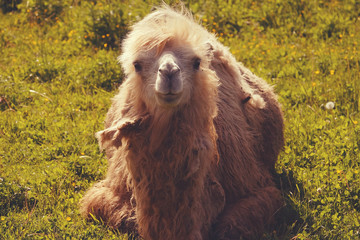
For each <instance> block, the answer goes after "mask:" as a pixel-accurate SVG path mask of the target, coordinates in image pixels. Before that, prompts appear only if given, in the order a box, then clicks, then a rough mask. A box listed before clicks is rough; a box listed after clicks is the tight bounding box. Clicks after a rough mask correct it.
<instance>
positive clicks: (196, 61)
mask: <svg viewBox="0 0 360 240" xmlns="http://www.w3.org/2000/svg"><path fill="white" fill-rule="evenodd" d="M200 62H201V59H200V58H195V60H194V65H193V66H194V69H195V70H199V68H200Z"/></svg>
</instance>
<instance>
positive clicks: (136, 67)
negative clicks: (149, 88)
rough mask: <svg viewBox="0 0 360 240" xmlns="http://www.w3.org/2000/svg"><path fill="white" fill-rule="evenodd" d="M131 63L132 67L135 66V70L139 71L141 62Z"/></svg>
mask: <svg viewBox="0 0 360 240" xmlns="http://www.w3.org/2000/svg"><path fill="white" fill-rule="evenodd" d="M133 65H134V68H135V71H136V72H140V71H141V69H142V67H141V64H140V63H139V62H134V63H133Z"/></svg>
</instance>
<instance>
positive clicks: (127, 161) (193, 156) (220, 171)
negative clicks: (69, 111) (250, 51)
mask: <svg viewBox="0 0 360 240" xmlns="http://www.w3.org/2000/svg"><path fill="white" fill-rule="evenodd" d="M120 61H121V63H122V65H123V68H124V70H125V73H126V75H127V79H126V80H125V82H124V83H123V84H122V86H121V87H120V91H119V94H118V95H117V96H116V97H115V98H114V100H113V104H112V107H111V108H110V110H109V112H108V114H107V119H106V124H105V130H103V131H101V132H99V133H97V137H98V139H99V142H100V146H101V147H102V148H103V149H105V150H106V153H107V156H108V158H109V169H108V173H107V176H106V178H105V179H104V180H103V181H101V182H99V183H96V184H95V185H94V186H93V187H92V188H91V189H90V190H89V191H88V192H87V193H86V195H85V196H84V198H83V199H82V202H81V212H82V214H83V215H84V216H86V217H90V214H93V215H95V216H96V217H99V218H102V219H103V220H104V221H105V222H106V223H107V224H108V225H109V226H111V227H114V228H118V229H120V230H121V231H136V232H138V233H139V234H140V235H141V236H142V237H144V238H145V239H156V240H159V239H160V240H162V239H164V240H165V239H179V240H181V239H210V238H214V239H239V237H245V238H252V237H255V236H256V234H259V233H261V232H262V231H263V230H264V228H265V227H266V226H267V225H268V224H269V223H270V222H271V220H272V217H273V215H274V213H275V212H276V211H277V210H278V209H279V208H280V207H281V206H282V200H281V194H280V192H279V190H278V189H276V188H275V184H274V182H273V180H272V176H271V171H272V170H273V168H274V164H275V162H276V159H277V156H278V153H279V151H280V149H281V148H282V145H283V119H282V113H281V110H280V107H279V104H278V102H277V100H276V96H275V95H274V93H273V90H272V88H271V87H270V86H269V85H268V84H267V83H265V82H264V81H263V80H262V79H260V78H258V77H256V76H255V75H253V74H252V73H251V72H250V71H249V70H248V69H246V68H245V67H244V66H243V65H241V64H240V63H238V62H237V61H236V60H235V59H234V57H233V56H232V55H231V54H230V53H229V51H228V50H227V49H226V48H225V47H224V46H222V45H221V44H220V43H219V42H217V40H216V39H215V37H214V36H213V35H211V34H210V33H208V32H207V31H206V30H204V29H203V28H202V27H201V26H200V25H198V24H197V23H195V22H194V21H193V19H192V17H191V16H190V14H187V13H178V12H175V11H173V10H171V9H169V8H167V7H165V8H162V9H159V10H157V11H155V12H153V13H151V14H150V15H148V16H147V17H146V18H144V19H143V20H142V21H140V22H138V23H137V24H135V25H134V26H133V29H132V31H131V32H130V34H129V35H128V37H127V38H126V39H125V41H124V43H123V53H122V55H121V56H120Z"/></svg>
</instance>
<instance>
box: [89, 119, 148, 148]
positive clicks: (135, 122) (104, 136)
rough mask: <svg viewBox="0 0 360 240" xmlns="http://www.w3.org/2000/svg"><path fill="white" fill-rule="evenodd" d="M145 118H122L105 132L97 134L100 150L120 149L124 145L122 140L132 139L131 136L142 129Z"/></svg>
mask: <svg viewBox="0 0 360 240" xmlns="http://www.w3.org/2000/svg"><path fill="white" fill-rule="evenodd" d="M143 121H144V118H142V117H140V118H121V119H120V120H118V121H117V122H114V124H113V125H112V126H111V127H109V128H106V129H105V130H103V131H100V132H97V133H96V134H95V136H96V138H97V139H98V141H99V145H100V149H101V150H103V149H107V148H108V147H112V146H113V147H116V148H119V147H120V146H121V145H122V139H123V138H124V137H125V138H126V137H130V136H131V134H133V133H136V132H138V131H139V130H141V128H142V124H143Z"/></svg>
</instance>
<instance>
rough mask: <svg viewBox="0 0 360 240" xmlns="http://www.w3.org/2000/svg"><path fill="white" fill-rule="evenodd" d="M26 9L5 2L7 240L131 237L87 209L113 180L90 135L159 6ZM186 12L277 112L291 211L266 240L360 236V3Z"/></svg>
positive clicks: (1, 183)
mask: <svg viewBox="0 0 360 240" xmlns="http://www.w3.org/2000/svg"><path fill="white" fill-rule="evenodd" d="M19 2H20V1H0V5H1V8H2V10H3V13H0V22H1V24H0V56H1V57H0V239H118V238H120V237H121V238H123V239H127V236H123V235H121V234H120V233H118V232H116V231H113V230H111V229H109V228H107V227H106V226H104V225H103V224H101V222H90V223H89V222H86V221H84V220H83V219H82V218H81V217H80V215H79V212H78V203H79V200H80V199H81V196H82V195H83V194H84V191H85V190H86V189H88V188H89V187H90V186H91V184H92V183H94V182H95V181H97V180H99V179H101V178H103V177H104V174H105V173H106V168H107V160H106V159H105V157H104V155H103V154H102V153H100V152H99V149H98V146H97V142H96V139H95V137H94V133H95V132H96V131H99V130H101V129H102V127H103V120H104V117H105V114H106V111H107V109H108V108H109V105H110V99H111V97H112V96H114V95H115V93H116V89H117V87H118V86H119V84H120V83H121V81H122V79H123V74H122V72H121V68H120V66H119V65H118V64H117V62H116V57H117V56H118V55H119V54H120V49H119V43H120V42H121V39H122V38H123V37H124V35H125V34H126V32H127V31H128V27H129V26H130V24H131V23H133V22H135V21H137V20H139V19H141V18H142V17H143V16H145V15H146V14H147V13H149V12H150V11H151V8H152V6H153V5H159V3H160V1H151V0H148V1H140V0H136V1H123V2H124V3H121V2H120V1H119V2H117V3H115V1H105V0H100V1H70V0H67V1H60V0H50V1H41V0H30V1H22V2H21V3H19ZM174 2H176V1H172V2H171V3H174ZM185 5H186V6H187V7H189V8H190V9H191V10H192V12H193V13H194V15H195V16H196V17H197V18H198V19H201V21H202V24H203V25H204V26H205V27H206V28H207V29H208V30H209V31H212V32H214V33H216V34H217V35H218V38H219V40H220V41H221V42H222V43H223V44H225V45H226V46H229V47H230V49H231V51H232V52H233V54H234V55H235V56H236V57H237V59H238V60H239V61H241V62H243V63H244V64H245V66H247V67H249V68H250V69H251V70H252V71H253V72H254V73H256V74H257V75H259V76H261V77H263V78H264V79H266V80H267V81H268V82H269V83H271V84H272V85H274V87H275V90H276V92H277V93H278V95H279V100H280V102H281V103H282V106H283V110H284V116H285V124H286V125H285V137H286V144H285V147H284V150H283V151H282V153H281V155H280V157H279V162H278V164H277V167H276V168H277V172H278V175H279V177H278V178H279V180H278V181H279V185H280V186H281V188H282V193H283V195H284V197H285V199H286V202H287V208H286V209H285V210H284V212H283V213H281V214H280V215H281V216H280V218H281V219H282V220H281V221H282V223H281V224H279V225H278V227H277V229H276V231H275V232H271V233H267V234H266V235H264V238H265V239H290V238H292V237H295V238H296V239H360V233H359V231H360V212H359V211H360V202H359V198H360V178H359V173H360V167H359V163H360V157H359V156H360V155H359V148H360V123H359V122H360V113H359V105H360V3H359V2H358V1H356V0H352V1H351V0H344V1H321V0H316V1H315V0H308V1H303V0H295V1H290V0H288V1H285V0H272V1H260V0H259V1H250V0H243V1H231V0H229V1H224V0H218V1H216V2H214V1H209V0H199V1H186V2H185ZM330 101H331V102H334V103H335V108H334V109H327V108H326V107H325V105H326V103H328V102H330Z"/></svg>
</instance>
